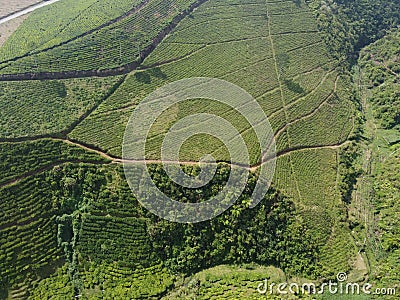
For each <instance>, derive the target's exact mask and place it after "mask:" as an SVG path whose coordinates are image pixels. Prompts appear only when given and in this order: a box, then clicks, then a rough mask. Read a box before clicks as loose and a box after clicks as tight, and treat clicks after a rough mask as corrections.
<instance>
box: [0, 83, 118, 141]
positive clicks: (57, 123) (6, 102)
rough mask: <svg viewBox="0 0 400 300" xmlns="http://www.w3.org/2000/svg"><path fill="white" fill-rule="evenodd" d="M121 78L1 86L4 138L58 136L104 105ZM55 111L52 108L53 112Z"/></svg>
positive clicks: (0, 114)
mask: <svg viewBox="0 0 400 300" xmlns="http://www.w3.org/2000/svg"><path fill="white" fill-rule="evenodd" d="M117 80H119V78H117V77H115V78H113V77H112V78H106V79H97V78H93V79H72V80H69V79H68V80H62V81H53V80H51V81H38V82H36V81H18V82H17V81H14V82H1V83H0V132H1V137H5V138H10V137H20V136H31V135H43V134H54V133H58V132H60V131H62V130H65V129H67V127H68V126H70V125H71V124H72V123H73V122H74V121H76V120H77V119H78V118H79V117H81V116H82V115H83V114H84V113H85V112H86V111H87V110H89V109H90V108H91V107H93V106H94V105H96V104H97V103H100V102H101V101H102V100H103V98H104V97H105V95H106V94H107V93H108V92H109V90H110V89H111V88H112V87H113V86H115V84H116V83H117ZM49 108H51V109H49Z"/></svg>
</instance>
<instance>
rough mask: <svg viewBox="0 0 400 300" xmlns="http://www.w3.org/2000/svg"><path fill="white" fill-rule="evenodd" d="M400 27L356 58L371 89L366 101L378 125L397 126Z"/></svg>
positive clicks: (399, 102)
mask: <svg viewBox="0 0 400 300" xmlns="http://www.w3.org/2000/svg"><path fill="white" fill-rule="evenodd" d="M399 44H400V29H396V30H393V31H392V32H391V33H389V34H388V35H387V36H385V37H384V38H383V39H380V40H379V41H377V42H375V43H373V44H372V45H370V46H368V47H366V48H365V49H363V51H362V52H361V55H360V59H359V66H360V68H361V69H362V76H363V81H364V83H365V84H367V85H368V88H369V89H370V93H371V95H370V97H369V101H371V102H372V104H373V106H374V112H375V117H376V118H377V119H379V120H380V122H381V126H382V127H384V128H386V129H390V128H394V127H396V128H399V125H400V50H399Z"/></svg>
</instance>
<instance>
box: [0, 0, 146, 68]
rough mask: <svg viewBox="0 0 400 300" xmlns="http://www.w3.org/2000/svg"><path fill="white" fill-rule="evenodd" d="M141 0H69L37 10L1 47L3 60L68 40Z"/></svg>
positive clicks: (125, 10) (120, 13) (116, 15)
mask: <svg viewBox="0 0 400 300" xmlns="http://www.w3.org/2000/svg"><path fill="white" fill-rule="evenodd" d="M138 3H139V1H128V0H103V1H97V0H86V1H74V0H67V1H61V2H57V3H54V4H53V5H50V6H46V7H44V8H42V9H40V10H36V11H35V12H33V13H32V14H31V15H30V17H29V18H28V19H27V20H26V21H25V22H23V24H22V25H21V26H20V27H19V28H18V29H17V31H16V32H15V33H14V35H12V36H11V37H10V38H9V39H8V40H7V42H6V43H5V45H4V46H3V47H2V48H0V61H3V60H7V59H11V58H13V57H16V56H23V55H26V54H28V53H32V52H37V51H41V50H44V49H47V48H49V47H54V46H56V45H59V44H61V43H65V42H66V41H68V40H70V39H72V38H75V37H76V36H79V35H81V34H84V33H86V32H88V31H90V30H92V29H94V28H96V27H98V26H100V25H102V24H104V23H106V22H107V21H110V20H112V19H114V18H116V17H118V16H120V15H123V14H124V13H126V12H127V11H129V10H130V9H132V8H133V7H134V6H135V5H137V4H138ZM49 16H52V17H51V18H49Z"/></svg>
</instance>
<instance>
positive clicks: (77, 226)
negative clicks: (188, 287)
mask: <svg viewBox="0 0 400 300" xmlns="http://www.w3.org/2000/svg"><path fill="white" fill-rule="evenodd" d="M224 168H226V167H224V166H221V169H220V171H219V172H218V174H220V176H217V178H215V179H213V183H212V185H211V188H203V189H201V190H186V191H184V190H183V189H182V188H181V192H179V191H177V193H175V195H176V196H175V197H176V198H177V199H178V198H179V199H182V197H181V196H179V195H180V194H181V193H184V194H185V198H186V199H187V201H195V199H198V195H199V193H200V194H201V193H208V191H209V190H218V189H219V188H220V187H219V185H220V184H223V183H224V182H225V181H226V176H229V170H224ZM152 170H153V173H154V174H158V173H160V172H161V173H160V175H159V176H155V177H154V178H156V179H157V180H158V185H159V186H160V187H163V188H164V189H170V187H171V182H170V180H169V179H168V178H167V177H166V176H164V174H163V171H162V170H161V169H160V168H159V167H158V166H153V167H152ZM122 176H123V174H122V168H121V167H119V166H111V165H110V166H104V167H96V166H94V165H88V164H86V165H80V166H77V165H74V164H65V165H61V166H58V167H54V168H53V169H52V170H50V171H47V172H45V173H42V174H40V175H37V176H33V177H30V178H29V179H24V180H22V181H20V182H19V183H17V184H16V185H14V186H10V187H5V188H2V189H1V190H0V192H1V198H2V199H7V201H3V202H2V206H3V207H2V210H3V211H4V213H5V215H4V216H3V221H2V223H1V225H0V229H1V233H2V237H3V242H4V244H6V245H8V246H7V247H6V248H4V249H2V251H5V252H4V253H3V252H2V255H3V256H4V258H5V259H4V260H2V261H3V264H4V265H3V266H2V268H1V269H2V270H4V271H2V284H3V287H7V286H14V287H16V286H18V285H16V284H17V283H20V284H22V286H26V285H27V287H29V290H32V295H33V296H34V295H42V296H41V297H43V298H46V297H48V296H49V295H51V294H48V293H52V292H53V291H52V290H50V291H47V296H46V288H45V287H44V286H54V285H57V286H59V287H60V293H64V292H65V293H71V289H72V290H73V291H74V293H75V294H83V295H86V297H89V295H92V296H93V297H94V296H95V295H97V296H99V295H101V293H102V292H101V291H102V290H103V292H104V293H106V294H105V295H108V296H107V297H112V295H119V296H123V295H125V296H126V297H128V295H129V297H133V298H137V297H144V295H148V296H151V295H153V296H155V295H157V294H158V293H164V292H165V291H166V290H168V289H170V288H171V287H172V285H173V282H174V281H175V279H174V275H172V274H173V273H171V274H170V275H168V274H169V272H174V273H175V274H177V273H179V274H191V273H193V272H196V271H198V270H201V269H203V268H207V267H212V266H215V265H218V264H220V263H224V262H225V263H236V264H240V263H246V262H253V261H256V262H259V263H263V264H275V265H277V266H280V267H281V268H283V269H284V270H285V271H286V272H287V274H306V273H308V274H314V275H317V273H315V272H318V271H317V269H316V264H317V262H316V260H317V259H318V258H317V256H318V252H317V251H318V248H316V247H315V245H314V244H313V242H312V240H313V237H312V236H311V235H308V233H307V232H308V230H307V229H306V228H305V224H304V223H303V222H302V220H301V218H300V217H299V216H298V215H297V212H296V208H295V206H294V204H293V203H292V202H291V201H289V200H288V199H286V198H285V197H284V196H283V195H280V194H279V193H274V192H271V193H270V194H269V195H267V196H266V198H265V199H264V200H263V201H262V203H261V204H260V205H258V206H257V207H256V208H254V209H251V210H250V209H248V203H249V200H248V197H249V195H250V193H251V190H252V185H253V184H254V182H255V181H254V179H255V178H252V177H253V176H254V175H252V177H251V178H250V179H249V186H248V187H247V189H246V191H247V192H246V193H245V194H243V195H242V197H241V200H240V201H239V202H238V203H237V204H235V205H234V206H233V207H232V208H231V209H229V210H228V211H227V212H225V213H223V214H222V215H221V216H219V217H218V218H216V219H214V220H212V221H208V222H203V223H199V224H197V225H190V224H186V225H183V224H177V223H171V222H166V221H161V220H159V219H158V218H156V217H154V216H153V215H152V214H151V213H149V212H147V211H146V210H143V208H141V206H140V205H139V204H138V203H137V201H136V200H135V199H134V197H133V196H132V194H125V193H121V191H123V190H128V187H127V184H126V183H125V182H124V181H121V179H122ZM32 187H34V189H35V193H34V195H35V197H32V196H25V194H26V193H27V192H29V190H30V189H32ZM166 192H168V191H166ZM29 195H33V194H32V192H29ZM42 197H43V198H44V199H47V201H39V199H41V198H42ZM99 207H103V208H102V210H101V211H99ZM127 209H129V212H128V211H127ZM38 228H39V229H40V230H38ZM15 236H18V239H15V238H14V237H15ZM305 237H307V238H306V239H305ZM30 243H33V244H35V245H36V246H35V248H34V249H37V253H36V252H35V251H36V250H34V249H33V248H29V244H30ZM167 245H168V246H167ZM62 258H63V259H65V260H66V263H67V267H68V269H60V270H59V271H58V273H56V274H54V275H53V276H52V277H51V278H49V279H46V280H45V281H43V282H40V283H38V279H40V278H43V277H47V276H48V275H46V274H48V273H47V272H49V271H50V270H48V268H45V266H47V265H48V264H49V263H50V262H51V261H57V262H62V261H63V259H62ZM12 266H13V267H14V268H12ZM22 268H23V269H24V273H23V274H22V273H20V270H21V269H22ZM165 268H168V270H170V271H167V269H165ZM50 272H54V271H50ZM66 278H69V280H66ZM71 281H72V285H71ZM152 282H153V283H152ZM155 282H157V285H159V289H155V288H154V286H155V284H154V283H155ZM160 282H163V284H162V285H160ZM139 287H140V288H139ZM25 292H27V290H25ZM99 293H100V294H99ZM90 297H91V296H90Z"/></svg>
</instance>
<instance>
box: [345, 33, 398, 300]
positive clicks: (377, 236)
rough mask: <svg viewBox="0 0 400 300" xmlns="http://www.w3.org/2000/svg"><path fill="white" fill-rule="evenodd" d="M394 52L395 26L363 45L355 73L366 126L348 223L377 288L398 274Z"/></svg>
mask: <svg viewBox="0 0 400 300" xmlns="http://www.w3.org/2000/svg"><path fill="white" fill-rule="evenodd" d="M399 54H400V46H399V30H398V29H396V30H393V31H392V32H390V33H389V34H387V35H386V36H385V37H384V38H382V39H380V40H378V41H377V42H375V43H373V44H371V45H370V46H368V47H366V48H365V49H363V51H362V53H361V56H360V59H359V68H357V70H356V71H357V72H356V77H355V82H356V83H358V84H359V88H360V89H359V91H360V94H361V96H362V99H363V111H364V113H365V118H366V126H365V130H364V132H363V137H365V139H364V140H363V142H362V143H361V148H360V152H361V153H360V154H361V155H360V157H359V158H358V159H357V160H356V161H355V163H354V165H353V166H354V167H355V169H357V170H358V172H359V174H360V176H359V178H358V180H357V184H356V186H355V187H356V189H355V192H354V193H353V197H352V199H351V204H350V205H349V208H350V209H349V213H350V222H351V223H350V224H351V226H352V228H353V234H354V236H355V239H356V240H357V244H359V246H360V248H361V250H362V253H363V255H364V258H365V259H368V262H369V264H368V271H369V276H370V280H371V281H372V282H373V283H374V285H376V286H379V287H395V286H397V285H398V278H399V268H398V267H397V265H398V263H397V262H398V258H399V240H400V236H399V217H398V216H399V212H400V208H399V177H398V173H399V172H398V170H399V163H400V156H399V151H398V149H399V141H400V133H399V126H398V122H397V120H396V117H395V116H396V115H399V113H400V108H399V106H398V103H397V101H396V93H399V92H400V85H399V82H398V75H397V73H398V63H399ZM396 66H397V69H396ZM396 72H397V73H396ZM392 298H393V299H396V297H392ZM389 299H391V298H389Z"/></svg>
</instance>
